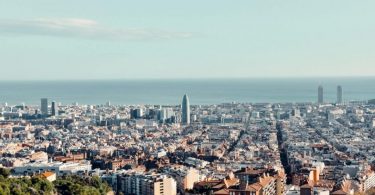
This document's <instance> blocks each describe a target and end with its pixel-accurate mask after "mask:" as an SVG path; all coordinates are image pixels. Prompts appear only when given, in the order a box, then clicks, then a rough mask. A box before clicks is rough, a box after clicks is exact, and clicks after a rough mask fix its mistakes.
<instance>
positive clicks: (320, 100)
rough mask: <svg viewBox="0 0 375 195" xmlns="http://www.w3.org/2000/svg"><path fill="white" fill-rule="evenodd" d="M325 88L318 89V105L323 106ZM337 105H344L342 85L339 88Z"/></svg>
mask: <svg viewBox="0 0 375 195" xmlns="http://www.w3.org/2000/svg"><path fill="white" fill-rule="evenodd" d="M323 97H324V96H323V86H321V85H319V87H318V103H319V104H323V103H324V99H323ZM336 103H338V104H341V103H342V87H341V85H339V86H337V100H336Z"/></svg>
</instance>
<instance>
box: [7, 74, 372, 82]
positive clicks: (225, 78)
mask: <svg viewBox="0 0 375 195" xmlns="http://www.w3.org/2000/svg"><path fill="white" fill-rule="evenodd" d="M340 78H343V79H346V78H355V79H358V78H375V75H366V76H290V77H289V76H277V77H196V78H189V77H179V78H160V77H154V78H95V79H77V78H74V79H0V82H27V81H34V82H44V81H65V82H66V81H68V82H74V81H130V80H131V81H142V80H143V81H146V80H184V81H186V80H190V81H194V80H197V81H199V80H252V79H257V80H258V79H340Z"/></svg>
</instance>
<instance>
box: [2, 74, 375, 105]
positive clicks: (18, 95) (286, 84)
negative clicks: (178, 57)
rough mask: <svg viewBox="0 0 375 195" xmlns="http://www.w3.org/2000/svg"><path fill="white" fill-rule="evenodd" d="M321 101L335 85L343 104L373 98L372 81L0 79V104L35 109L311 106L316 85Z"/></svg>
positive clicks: (374, 81) (330, 96) (331, 94)
mask: <svg viewBox="0 0 375 195" xmlns="http://www.w3.org/2000/svg"><path fill="white" fill-rule="evenodd" d="M319 85H322V86H323V88H324V101H325V102H335V101H336V89H337V86H338V85H341V86H342V88H343V99H344V101H365V100H369V99H375V77H340V78H336V77H332V78H256V79H144V80H140V79H135V80H85V81H68V80H67V81H61V80H59V81H0V103H5V102H7V103H8V105H19V104H22V103H25V104H26V105H39V104H40V98H48V99H49V100H50V101H56V102H61V103H62V104H63V105H64V104H72V103H79V104H89V105H102V104H106V102H108V101H110V102H111V104H113V105H148V104H153V105H179V104H181V101H182V97H183V95H184V94H188V96H189V99H190V104H192V105H203V104H220V103H230V102H243V103H299V102H316V101H317V96H318V95H317V93H318V86H319Z"/></svg>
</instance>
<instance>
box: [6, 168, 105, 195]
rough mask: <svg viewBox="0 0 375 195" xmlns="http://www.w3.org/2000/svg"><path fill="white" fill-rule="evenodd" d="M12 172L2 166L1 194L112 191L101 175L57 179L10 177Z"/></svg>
mask: <svg viewBox="0 0 375 195" xmlns="http://www.w3.org/2000/svg"><path fill="white" fill-rule="evenodd" d="M9 175H10V172H9V170H7V169H3V168H0V195H8V194H15V195H36V194H45V195H49V194H61V195H73V194H80V195H102V194H107V192H109V191H111V188H110V187H109V186H108V184H107V183H106V182H103V181H102V180H101V179H100V178H99V177H96V176H94V177H84V178H82V177H79V176H64V177H58V178H57V180H56V181H54V182H49V181H48V180H46V179H43V178H41V177H38V176H35V177H31V178H27V177H23V178H9Z"/></svg>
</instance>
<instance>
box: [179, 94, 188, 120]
mask: <svg viewBox="0 0 375 195" xmlns="http://www.w3.org/2000/svg"><path fill="white" fill-rule="evenodd" d="M181 111H182V113H181V115H182V124H185V125H188V124H190V102H189V97H188V96H187V95H186V94H185V95H184V97H183V98H182V108H181Z"/></svg>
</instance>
